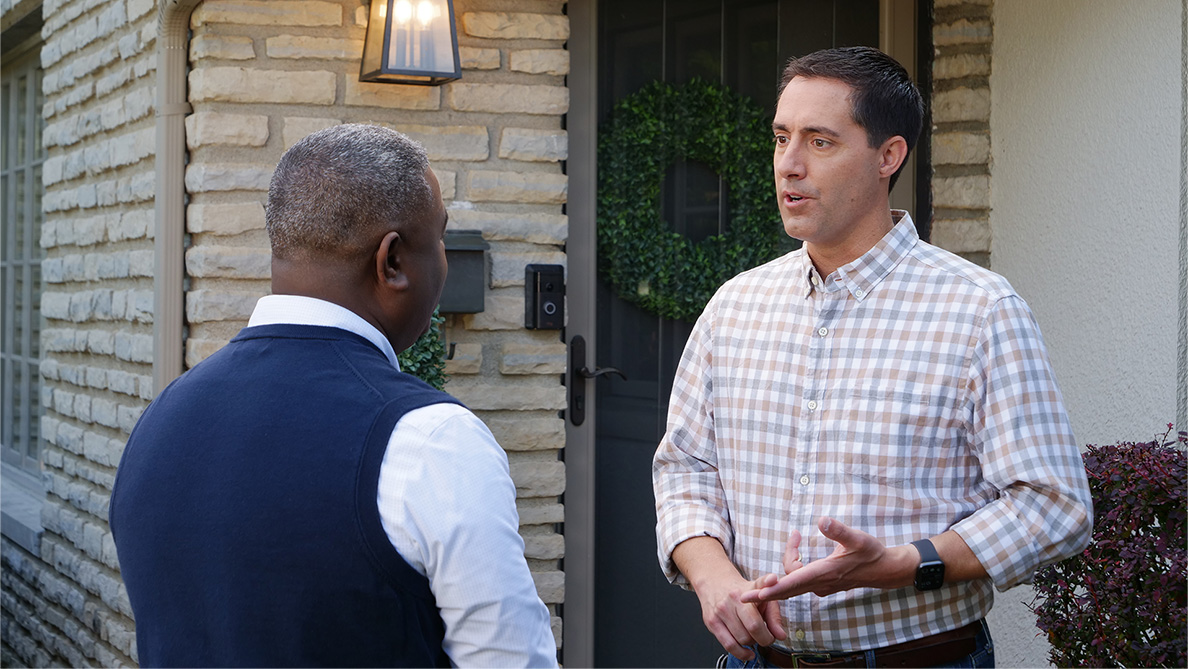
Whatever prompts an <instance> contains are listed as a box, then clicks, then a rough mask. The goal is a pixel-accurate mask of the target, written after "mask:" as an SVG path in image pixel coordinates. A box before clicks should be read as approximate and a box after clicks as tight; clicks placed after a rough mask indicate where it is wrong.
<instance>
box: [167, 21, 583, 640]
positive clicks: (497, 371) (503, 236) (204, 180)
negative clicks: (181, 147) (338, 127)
mask: <svg viewBox="0 0 1188 669" xmlns="http://www.w3.org/2000/svg"><path fill="white" fill-rule="evenodd" d="M562 7H563V3H562V2H560V1H556V0H536V1H533V2H524V1H518V2H511V1H507V0H505V1H503V2H500V1H498V0H458V1H457V2H455V13H456V15H457V18H458V41H459V46H460V52H461V54H460V55H461V58H462V66H463V78H462V80H461V81H460V82H456V83H452V84H449V85H446V86H443V87H419V86H393V85H390V84H370V83H360V82H359V81H358V72H359V58H360V54H361V52H362V44H363V38H364V34H365V26H366V21H367V5H366V4H365V3H361V2H360V1H359V0H325V1H318V0H310V1H297V0H270V1H268V2H260V1H253V0H207V1H206V2H204V3H202V4H200V5H199V6H198V8H197V9H196V11H195V12H194V15H193V19H192V22H191V25H192V27H193V37H192V41H191V49H190V58H191V67H192V70H191V72H190V80H189V84H190V100H191V103H192V104H193V106H194V113H193V114H192V115H191V116H190V117H189V118H188V119H187V121H186V136H187V143H188V146H189V149H190V164H189V167H188V168H187V171H186V189H187V191H188V192H189V194H190V198H191V199H190V204H189V206H188V209H187V216H186V219H187V223H186V225H187V232H188V233H189V234H190V245H189V248H188V249H187V251H186V273H187V276H188V277H189V291H188V293H187V295H186V319H187V322H188V323H189V338H188V340H187V343H186V362H187V364H188V365H193V364H196V363H197V362H198V361H200V360H202V359H204V358H205V357H207V356H208V355H210V354H211V353H213V352H214V351H216V350H218V348H219V347H221V346H222V345H224V344H225V343H226V341H227V340H228V339H229V338H230V337H231V336H233V335H234V334H235V333H236V332H238V331H239V329H240V328H242V327H243V326H244V325H246V322H247V318H248V316H249V314H250V313H251V310H252V308H253V306H254V305H255V302H256V300H257V298H259V297H260V296H261V295H265V294H267V293H268V291H269V285H268V278H269V256H268V239H267V236H266V234H265V232H264V208H263V204H264V202H265V201H266V199H267V187H268V180H269V178H270V177H271V174H272V168H273V166H274V165H275V164H276V162H277V161H278V160H279V159H280V157H281V154H282V153H284V151H285V150H286V149H287V148H288V147H290V146H292V145H293V144H294V143H295V142H296V141H297V140H299V139H301V138H302V137H304V136H305V135H307V134H309V133H311V132H314V131H316V130H318V129H321V128H324V127H327V126H330V125H334V124H337V123H343V122H362V123H375V124H379V125H383V126H387V127H391V128H395V129H397V130H400V131H401V132H404V133H406V134H408V135H409V136H411V137H413V138H414V139H416V140H417V141H419V142H421V143H423V144H424V145H425V147H426V148H427V149H428V152H429V158H430V161H431V163H432V164H433V167H434V170H435V172H436V173H437V176H438V179H439V181H440V183H441V187H442V196H443V198H444V199H445V201H446V206H447V208H448V209H449V215H450V226H449V227H450V228H451V229H477V230H481V231H482V233H483V236H484V238H485V239H486V240H488V242H489V243H490V244H491V248H490V251H489V260H490V276H489V278H488V283H487V286H486V300H485V303H486V304H485V310H484V311H483V312H482V313H478V314H473V315H458V316H448V317H447V320H446V328H445V334H446V338H447V340H448V341H449V342H450V343H452V344H454V351H455V353H454V358H453V360H451V361H449V363H448V365H447V372H448V373H449V374H450V377H451V378H450V380H449V382H448V384H447V386H446V390H447V391H448V392H450V393H452V394H453V395H455V396H456V397H458V398H459V399H460V400H462V401H463V402H465V403H466V405H467V406H469V407H470V408H471V409H473V410H474V411H475V412H476V413H477V414H478V415H479V416H480V417H481V418H482V419H483V420H484V421H485V422H486V423H487V424H488V425H489V426H490V428H491V430H492V432H493V433H494V434H495V436H496V438H497V439H498V440H499V442H500V443H501V444H502V445H503V446H504V448H505V449H506V450H507V451H508V459H509V461H510V464H511V471H512V477H513V479H514V480H515V483H516V488H517V491H518V496H519V500H518V506H519V511H520V520H521V532H522V534H523V535H524V539H525V544H526V555H527V557H528V560H529V564H530V566H531V567H532V569H533V572H534V576H535V578H536V583H537V587H538V590H539V592H540V594H541V597H542V598H543V599H544V600H545V602H546V603H547V604H548V605H549V606H550V608H551V609H552V610H553V613H554V618H553V622H554V630H555V632H556V634H557V638H558V641H559V640H560V622H561V621H560V618H559V617H558V616H557V615H556V606H557V605H558V604H560V603H561V602H562V601H563V600H564V577H563V574H562V572H561V571H560V559H561V558H562V556H563V555H564V547H565V543H564V539H563V537H562V535H560V534H558V533H557V532H556V530H555V524H556V523H560V522H561V521H562V520H563V519H564V513H563V509H562V506H561V505H560V504H559V503H558V500H557V496H558V495H560V494H561V493H562V492H563V491H564V487H565V470H564V465H563V464H562V463H561V462H560V461H559V460H558V454H559V452H560V449H561V448H563V447H564V444H565V432H564V423H563V422H562V421H561V420H560V419H559V418H558V417H557V410H559V409H562V408H564V399H565V395H564V389H563V388H562V386H561V385H560V375H561V373H562V372H563V371H564V367H565V346H564V344H562V343H561V341H560V338H559V337H558V334H557V333H556V332H532V331H528V330H525V329H524V327H523V320H524V319H523V313H524V298H523V284H524V266H525V265H526V264H529V263H558V264H565V254H564V251H563V247H564V243H565V239H566V229H567V222H566V217H565V215H564V213H563V211H564V210H563V205H564V203H565V200H566V189H567V178H566V176H565V174H564V173H563V169H562V161H564V160H565V158H566V156H567V145H566V134H565V131H564V130H563V129H562V115H563V114H565V112H566V111H568V105H569V93H568V89H566V88H565V75H566V73H567V72H568V68H569V54H568V52H567V51H565V50H564V43H565V40H566V39H567V38H568V35H569V24H568V19H567V18H566V17H565V16H564V15H563V14H562ZM265 8H266V11H265Z"/></svg>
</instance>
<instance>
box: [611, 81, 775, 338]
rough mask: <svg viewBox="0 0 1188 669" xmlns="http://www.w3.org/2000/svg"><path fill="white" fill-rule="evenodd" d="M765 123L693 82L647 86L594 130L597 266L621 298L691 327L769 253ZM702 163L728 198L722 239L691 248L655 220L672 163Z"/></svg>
mask: <svg viewBox="0 0 1188 669" xmlns="http://www.w3.org/2000/svg"><path fill="white" fill-rule="evenodd" d="M771 137H772V134H771V121H770V117H769V116H768V115H767V114H766V113H765V112H764V110H763V109H762V108H761V107H760V106H759V105H758V104H756V103H755V102H754V101H753V100H751V99H750V98H747V97H744V96H741V95H738V94H736V93H733V92H732V91H730V90H729V89H728V88H725V87H723V86H720V85H718V84H713V83H710V82H707V81H704V80H701V79H693V80H692V81H690V82H689V83H687V84H685V85H683V86H680V87H675V86H672V85H669V84H666V83H664V82H659V81H658V82H654V83H651V84H648V85H647V86H645V87H644V88H642V89H640V90H639V91H637V92H635V93H633V94H631V95H629V96H627V97H625V98H623V99H622V100H620V101H619V102H618V103H617V104H616V105H615V106H614V108H613V109H612V111H611V114H610V116H609V118H608V119H607V120H606V121H605V122H604V123H603V125H602V126H601V127H600V128H599V140H598V217H597V220H598V260H599V269H600V271H601V272H602V274H603V276H604V277H605V278H606V279H607V280H608V281H609V282H610V284H611V286H612V287H613V288H614V290H615V291H616V292H617V293H618V295H619V296H620V297H621V298H623V299H624V300H626V301H628V302H631V303H633V304H636V305H639V306H640V307H641V308H643V309H645V310H647V311H649V312H651V313H653V314H656V315H659V316H664V317H667V318H677V319H683V320H694V319H696V318H697V316H698V315H699V314H700V313H701V311H702V309H704V308H705V304H706V302H708V301H709V299H710V297H712V296H713V294H714V291H716V290H717V289H718V287H719V286H721V285H722V284H723V283H724V282H725V281H726V280H727V279H729V278H730V277H732V276H734V275H735V274H738V273H739V272H741V271H743V270H746V269H750V268H751V267H755V266H756V265H760V264H762V263H764V262H767V261H768V260H771V259H772V258H774V257H776V256H777V255H779V253H780V251H781V249H780V240H781V238H782V237H784V234H783V226H782V225H781V224H780V217H779V211H778V210H777V208H776V201H775V190H774V185H773V181H772V171H771V169H772V168H771V164H772V163H771V156H772V140H771ZM681 159H685V160H692V161H697V162H700V163H703V164H705V165H708V166H709V167H710V168H711V169H713V170H715V171H716V172H717V173H718V175H719V176H720V177H721V178H722V179H723V181H724V182H725V184H726V187H727V197H728V198H729V201H728V202H729V212H730V214H729V215H730V219H729V221H730V222H729V226H728V227H727V232H726V233H724V234H721V235H715V236H712V237H708V238H706V239H704V240H702V241H701V242H699V243H696V244H695V243H693V242H692V241H691V240H690V239H689V238H687V237H685V236H684V235H681V234H679V233H676V232H673V231H672V229H671V227H670V226H669V225H668V224H667V223H666V222H665V221H664V219H663V218H662V217H661V215H660V203H661V195H662V188H661V182H662V180H663V179H664V173H665V172H666V171H667V169H668V167H669V166H670V165H672V164H673V163H675V162H677V161H678V160H681Z"/></svg>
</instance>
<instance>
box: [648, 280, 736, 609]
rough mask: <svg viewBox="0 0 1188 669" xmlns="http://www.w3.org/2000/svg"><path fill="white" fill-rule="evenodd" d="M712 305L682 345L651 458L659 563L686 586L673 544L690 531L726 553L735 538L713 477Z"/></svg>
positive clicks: (719, 485) (673, 579)
mask: <svg viewBox="0 0 1188 669" xmlns="http://www.w3.org/2000/svg"><path fill="white" fill-rule="evenodd" d="M713 306H714V302H713V301H711V302H710V304H709V305H708V306H707V307H706V309H705V311H704V313H703V314H702V316H701V318H699V319H698V320H697V323H696V325H695V326H694V328H693V333H692V334H691V335H690V337H689V341H688V343H687V344H686V345H685V352H684V354H683V355H682V356H681V362H680V365H679V366H678V368H677V373H676V378H675V379H674V381H673V388H672V397H671V400H670V402H669V408H668V424H667V429H666V430H665V434H664V438H663V439H662V440H661V442H660V446H659V448H657V449H656V455H655V458H654V459H653V462H652V486H653V489H654V492H655V494H656V543H657V551H658V558H659V560H660V566H661V568H662V569H663V570H664V575H665V576H667V577H668V580H669V581H670V582H672V583H675V584H677V585H680V586H681V587H684V588H688V587H689V582H688V580H687V579H686V578H685V577H684V575H682V574H681V573H680V571H679V570H677V568H676V565H675V563H674V562H673V560H672V552H673V550H675V549H676V547H677V545H678V544H680V543H681V542H682V541H685V540H686V539H691V538H693V537H698V536H711V537H714V538H716V539H718V541H720V542H721V543H722V546H723V547H724V548H725V550H726V553H727V555H729V554H731V552H732V546H733V539H734V535H733V532H732V530H731V526H730V516H729V513H728V510H727V506H726V496H725V493H724V491H723V489H722V483H721V481H720V479H719V478H718V455H717V443H716V441H715V438H714V415H713V383H712V371H713V357H712V351H711V347H710V342H711V338H712V336H713V334H712V323H711V318H712V316H711V315H712V313H713Z"/></svg>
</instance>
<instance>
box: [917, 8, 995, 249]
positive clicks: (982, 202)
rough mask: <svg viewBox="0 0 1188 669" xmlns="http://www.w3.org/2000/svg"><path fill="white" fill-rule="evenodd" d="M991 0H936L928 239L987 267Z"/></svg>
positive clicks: (989, 169)
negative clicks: (931, 208)
mask: <svg viewBox="0 0 1188 669" xmlns="http://www.w3.org/2000/svg"><path fill="white" fill-rule="evenodd" d="M992 8H993V0H935V3H934V12H935V15H934V22H933V26H932V39H933V44H934V45H935V52H934V60H933V64H932V132H933V135H932V207H933V223H932V242H933V243H934V244H936V245H937V246H940V247H942V248H945V249H948V250H950V251H953V252H954V253H958V254H960V255H962V256H964V257H966V258H968V259H970V260H972V261H974V262H976V263H978V264H980V265H982V266H985V267H989V266H990V188H991V181H990V173H991V156H990V66H991V62H990V61H991V58H990V54H991V45H992V40H993V34H994V30H993V23H992V20H991V10H992Z"/></svg>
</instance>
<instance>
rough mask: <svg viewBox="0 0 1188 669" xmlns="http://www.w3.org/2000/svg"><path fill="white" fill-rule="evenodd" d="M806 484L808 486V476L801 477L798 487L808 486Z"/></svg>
mask: <svg viewBox="0 0 1188 669" xmlns="http://www.w3.org/2000/svg"><path fill="white" fill-rule="evenodd" d="M808 484H809V477H808V474H805V475H803V476H801V477H800V485H808Z"/></svg>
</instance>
